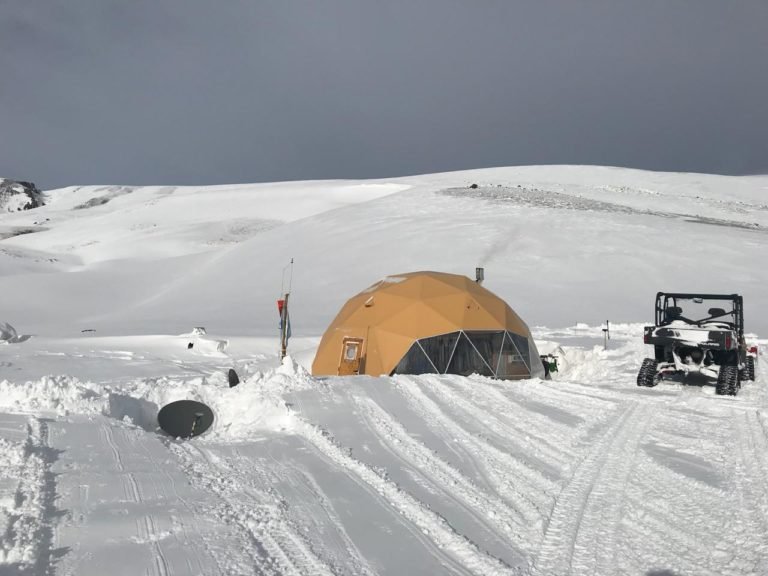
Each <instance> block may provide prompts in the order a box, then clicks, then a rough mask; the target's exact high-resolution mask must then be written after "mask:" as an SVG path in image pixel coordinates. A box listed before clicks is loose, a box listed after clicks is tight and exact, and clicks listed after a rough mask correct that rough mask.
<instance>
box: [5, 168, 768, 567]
mask: <svg viewBox="0 0 768 576" xmlns="http://www.w3.org/2000/svg"><path fill="white" fill-rule="evenodd" d="M472 184H476V185H477V186H476V187H475V186H471V185H472ZM45 202H46V205H45V206H43V207H40V208H36V209H34V210H30V211H25V212H18V213H13V214H7V215H2V216H0V238H2V240H0V294H2V295H3V297H2V298H1V299H0V323H8V324H7V325H6V324H2V325H3V326H5V328H4V329H3V334H8V335H9V336H8V338H4V339H3V341H1V342H0V464H2V466H0V470H1V471H0V573H1V572H2V571H3V570H8V571H10V572H9V573H10V574H16V573H18V574H27V573H29V574H78V575H81V574H82V575H86V576H88V575H95V574H104V573H110V574H126V575H127V574H137V573H150V574H158V575H160V574H222V575H223V574H253V573H259V574H281V575H282V574H297V575H306V574H420V573H440V574H442V573H446V574H516V573H521V574H540V575H549V574H681V575H682V574H766V573H768V563H767V562H768V561H767V560H766V559H768V544H766V542H768V433H767V432H766V429H768V416H767V412H768V394H766V392H765V389H764V387H765V385H766V383H768V374H767V373H766V372H767V369H766V363H765V362H762V361H761V362H759V363H758V372H759V376H758V380H757V382H755V383H750V384H747V385H745V387H744V388H743V389H742V391H741V393H740V394H739V395H738V396H737V397H735V398H723V397H716V396H714V393H713V389H712V387H711V386H706V385H705V386H681V385H679V384H662V385H660V386H659V387H657V388H655V389H650V390H649V389H640V388H637V386H636V385H635V381H634V379H635V375H636V371H637V368H638V367H639V365H640V362H641V360H642V358H643V356H644V354H645V353H646V351H645V350H644V347H643V344H642V339H641V333H642V323H643V322H646V321H649V320H651V317H652V313H653V298H654V295H655V293H656V291H658V290H670V291H673V290H675V291H712V292H715V291H716V292H727V293H731V292H738V293H740V294H742V295H743V296H744V299H745V309H746V314H745V316H746V325H747V330H748V331H750V332H752V333H755V334H756V336H753V338H755V337H756V338H759V337H760V336H763V337H765V335H766V334H768V315H767V314H766V311H767V310H768V295H767V294H766V291H765V290H764V286H765V285H766V280H768V270H766V269H765V267H764V266H763V265H762V261H763V260H764V259H765V254H766V253H768V252H767V251H766V248H768V177H763V176H755V177H722V176H709V175H700V174H661V173H651V172H642V171H635V170H626V169H618V168H599V167H571V166H546V167H545V166H541V167H520V168H499V169H486V170H476V171H470V172H457V173H447V174H433V175H424V176H413V177H407V178H396V179H386V180H376V181H334V182H291V183H280V184H260V185H238V186H217V187H203V188H194V187H130V186H89V187H73V188H65V189H61V190H52V191H48V192H46V193H45ZM291 258H294V261H295V266H294V274H293V280H292V303H293V308H292V319H293V334H294V338H293V339H292V341H291V346H290V352H291V355H292V359H291V360H289V361H286V362H285V363H284V364H282V365H280V363H279V362H278V361H277V358H276V348H277V338H276V324H277V312H276V309H275V303H274V300H275V298H276V297H277V296H278V295H279V293H280V288H281V283H282V280H283V274H284V271H285V267H286V265H287V264H288V262H289V261H290V259H291ZM476 266H484V267H485V269H486V283H485V285H486V286H487V287H488V288H489V289H491V290H492V291H494V292H496V293H497V294H499V295H500V296H502V297H503V298H505V299H506V300H507V301H508V302H509V303H510V304H511V305H512V306H513V307H514V308H515V309H516V310H517V311H518V313H520V315H521V316H522V317H523V318H524V319H525V320H526V321H527V322H528V323H529V324H530V325H531V326H533V327H535V328H534V336H535V337H536V338H537V340H538V341H539V343H540V347H541V348H542V349H545V350H550V349H551V350H555V351H556V352H557V354H558V355H559V356H560V359H561V366H562V371H561V372H560V373H558V374H557V375H556V377H555V379H554V380H552V381H547V382H544V381H538V380H533V381H523V382H514V383H510V382H497V381H493V380H489V379H485V378H480V377H472V378H462V377H455V376H444V377H434V376H423V377H403V376H401V377H396V378H387V377H382V378H367V377H366V378H324V379H316V378H312V377H311V376H310V375H309V374H307V372H306V367H308V366H309V365H310V364H311V360H312V356H313V353H314V347H315V346H316V345H317V342H318V340H319V336H320V335H321V334H322V331H323V329H324V327H325V326H326V325H327V324H328V322H329V321H330V320H331V319H332V318H333V316H334V315H335V314H336V312H337V311H338V309H339V307H340V306H341V304H342V303H343V302H344V301H345V300H346V298H348V297H349V296H351V295H353V294H355V293H357V292H358V291H359V290H361V289H362V288H364V287H366V286H368V285H370V284H371V283H372V282H374V281H375V280H377V279H379V278H381V277H382V276H385V275H388V274H393V273H398V272H405V271H414V270H423V269H431V270H440V271H446V272H455V273H463V274H467V275H470V276H471V275H472V274H473V272H474V268H475V267H476ZM606 319H608V320H611V321H612V324H613V332H612V335H613V339H612V340H611V342H610V343H609V347H608V350H603V340H602V331H601V324H602V323H603V322H604V321H605V320H606ZM194 326H205V327H206V328H207V331H208V334H207V335H195V334H191V333H190V331H191V329H192V328H193V327H194ZM189 342H193V343H194V344H195V346H194V347H193V348H192V349H188V347H187V344H188V343H189ZM761 342H762V343H763V344H764V343H765V341H764V340H761ZM225 344H226V346H225ZM230 367H234V368H236V370H237V371H238V373H239V374H240V376H241V378H242V379H243V383H242V384H241V385H240V386H238V387H236V388H232V389H230V388H229V387H228V385H227V383H226V370H227V369H229V368H230ZM182 398H192V399H200V400H202V401H204V402H206V403H208V404H209V405H210V406H211V407H212V408H213V409H214V411H215V413H216V417H217V419H216V422H215V424H214V427H213V428H212V430H211V431H210V432H209V433H207V434H206V435H204V436H202V437H200V438H198V439H196V440H194V441H190V442H178V441H175V440H170V439H168V438H166V437H164V436H162V435H161V434H158V433H157V431H156V414H157V410H158V407H160V406H162V405H164V404H166V403H167V402H170V401H172V400H177V399H182Z"/></svg>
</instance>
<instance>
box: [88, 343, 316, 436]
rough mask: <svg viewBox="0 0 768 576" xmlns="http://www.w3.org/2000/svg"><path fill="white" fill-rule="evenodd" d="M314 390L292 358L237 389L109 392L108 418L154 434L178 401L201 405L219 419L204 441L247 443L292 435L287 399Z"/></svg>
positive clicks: (186, 384)
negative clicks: (160, 417)
mask: <svg viewBox="0 0 768 576" xmlns="http://www.w3.org/2000/svg"><path fill="white" fill-rule="evenodd" d="M314 385H316V382H315V381H314V380H313V379H312V377H311V376H310V375H309V373H308V372H307V371H306V370H305V369H304V368H303V367H301V366H300V365H299V364H297V363H296V362H295V361H294V360H293V359H292V358H290V357H286V358H285V360H284V361H283V363H282V365H281V366H279V367H278V368H276V369H274V370H270V371H267V372H266V373H261V372H258V373H256V374H254V375H253V376H251V377H250V378H248V379H247V380H245V381H244V382H242V383H241V384H239V385H238V386H235V387H234V388H230V387H229V385H228V384H227V383H226V382H225V381H224V380H223V379H222V380H221V382H219V381H215V382H214V381H213V379H208V378H204V377H201V378H193V379H189V380H178V379H170V378H158V379H155V378H149V379H140V380H135V381H133V382H131V383H129V384H128V385H126V386H123V387H120V388H114V389H105V390H104V391H103V392H102V395H103V396H104V398H105V401H104V408H103V412H104V414H106V415H107V416H110V417H112V418H115V419H117V420H122V421H124V422H126V423H129V424H132V425H135V426H138V427H140V428H143V429H145V430H147V431H151V432H154V431H157V413H158V412H159V410H160V408H161V407H163V406H165V405H166V404H169V403H171V402H175V401H177V400H196V401H198V402H202V403H204V404H207V405H208V406H210V407H211V409H212V410H213V412H214V414H215V419H214V423H213V426H212V427H211V430H210V431H209V432H207V433H206V434H204V435H203V436H202V437H201V438H202V439H207V440H212V441H216V442H222V441H225V442H226V441H243V440H248V439H253V438H258V437H259V436H260V435H263V433H265V432H269V431H277V432H291V431H292V430H293V428H294V415H293V412H292V410H291V409H290V406H288V405H286V403H285V401H284V400H283V394H285V393H287V392H292V391H297V390H304V389H306V388H309V387H311V386H314Z"/></svg>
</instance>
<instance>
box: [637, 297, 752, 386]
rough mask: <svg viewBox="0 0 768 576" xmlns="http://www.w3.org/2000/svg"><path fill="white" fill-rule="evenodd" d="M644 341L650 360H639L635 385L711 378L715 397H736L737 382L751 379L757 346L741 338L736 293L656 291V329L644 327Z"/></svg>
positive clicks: (741, 318) (741, 304)
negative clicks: (649, 348)
mask: <svg viewBox="0 0 768 576" xmlns="http://www.w3.org/2000/svg"><path fill="white" fill-rule="evenodd" d="M713 304H714V306H713ZM643 340H644V342H645V343H646V344H650V345H652V346H653V349H654V357H653V358H646V359H645V360H643V364H642V366H641V367H640V371H639V372H638V374H637V385H638V386H646V387H653V386H656V385H657V384H658V383H659V382H660V381H661V380H663V379H664V378H665V377H668V376H683V377H684V376H687V375H688V374H692V373H697V374H701V375H702V376H705V377H707V378H711V379H716V384H715V393H716V394H718V395H729V396H735V395H736V393H737V392H738V390H739V388H740V387H741V382H742V380H754V379H755V361H756V359H757V347H756V346H752V347H748V346H747V344H746V341H745V339H744V300H743V298H742V297H741V296H740V295H739V294H683V293H665V292H659V293H658V294H656V324H655V325H654V326H646V327H645V331H644V336H643Z"/></svg>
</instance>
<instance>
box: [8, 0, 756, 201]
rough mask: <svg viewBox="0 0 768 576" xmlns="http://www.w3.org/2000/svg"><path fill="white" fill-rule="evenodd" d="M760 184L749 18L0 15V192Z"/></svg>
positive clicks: (257, 3)
mask: <svg viewBox="0 0 768 576" xmlns="http://www.w3.org/2000/svg"><path fill="white" fill-rule="evenodd" d="M553 163H578V164H606V165H615V166H631V167H637V168H648V169H655V170H679V171H698V172H714V173H727V174H749V173H765V172H768V0H754V1H750V0H738V1H737V0H642V1H636V0H526V1H522V0H465V1H458V0H316V1H310V0H301V1H295V0H221V1H214V0H0V176H5V177H10V178H17V179H28V180H32V181H34V182H36V183H37V184H38V185H40V186H42V187H43V188H53V187H58V186H65V185H70V184H212V183H235V182H263V181H272V180H293V179H310V178H311V179H314V178H363V177H386V176H397V175H406V174H414V173H423V172H436V171H446V170H459V169H466V168H479V167H486V166H507V165H520V164H553Z"/></svg>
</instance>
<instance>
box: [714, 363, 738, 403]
mask: <svg viewBox="0 0 768 576" xmlns="http://www.w3.org/2000/svg"><path fill="white" fill-rule="evenodd" d="M739 384H740V383H739V369H738V367H737V366H721V367H720V373H719V374H718V375H717V385H716V386H715V394H718V395H719V396H725V395H728V396H736V392H737V391H738V389H739Z"/></svg>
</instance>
